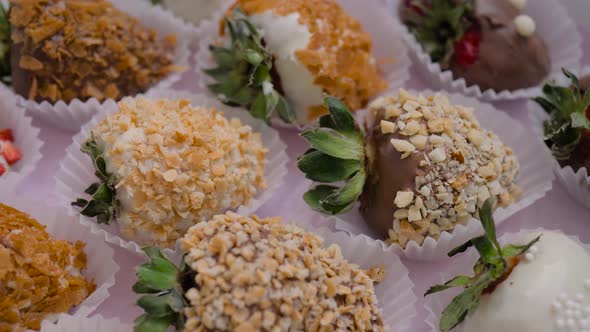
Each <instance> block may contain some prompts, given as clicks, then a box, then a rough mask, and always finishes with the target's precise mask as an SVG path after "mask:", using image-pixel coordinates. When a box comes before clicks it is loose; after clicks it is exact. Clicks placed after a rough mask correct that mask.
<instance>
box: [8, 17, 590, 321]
mask: <svg viewBox="0 0 590 332" xmlns="http://www.w3.org/2000/svg"><path fill="white" fill-rule="evenodd" d="M582 32H583V34H584V36H585V44H584V51H585V52H584V53H585V57H584V61H583V63H584V64H590V29H585V30H582ZM412 73H416V70H415V68H412ZM192 80H193V79H191V78H190V77H187V78H186V79H185V80H184V82H183V85H185V86H195V85H196V84H194V83H193V82H191V81H192ZM191 83H193V84H191ZM427 83H428V82H424V81H422V80H421V79H420V78H419V77H414V79H412V80H411V81H410V82H409V84H408V85H407V87H408V88H413V89H418V90H419V89H422V88H431V89H434V88H436V87H432V86H429V85H428V84H427ZM496 106H497V108H498V109H500V110H503V111H506V112H507V113H509V114H510V115H511V116H512V117H513V118H515V119H516V120H518V121H520V122H522V123H524V124H525V125H527V126H530V123H529V120H528V118H527V109H526V106H525V101H517V102H509V103H500V104H496ZM34 125H35V126H39V127H41V128H42V131H41V139H42V140H44V141H45V142H46V144H45V145H44V147H43V149H42V153H43V159H42V160H41V162H40V164H39V166H38V168H37V169H36V170H35V172H34V173H33V174H32V175H31V176H30V177H28V178H27V179H26V180H24V181H23V183H22V184H21V185H20V187H19V190H18V194H20V195H23V196H26V197H28V198H30V199H36V200H43V201H51V200H52V197H51V196H52V188H53V176H54V174H55V173H56V171H57V169H58V167H59V162H60V160H61V158H62V157H63V156H64V155H65V149H66V147H67V146H68V145H70V143H71V137H72V136H73V134H74V133H67V132H62V131H59V130H56V129H54V128H51V127H48V126H47V125H44V124H42V123H39V122H37V121H35V122H34ZM281 136H282V138H283V140H284V141H285V142H286V143H287V144H288V145H289V155H290V156H291V159H292V160H291V162H290V165H289V174H288V175H287V177H286V180H285V181H286V183H285V185H284V186H283V188H282V189H281V190H280V191H279V192H277V194H276V195H275V197H274V199H272V200H271V201H269V202H267V203H266V204H265V205H264V206H263V207H262V208H261V209H260V210H259V211H258V214H259V215H261V216H276V215H282V216H285V217H286V219H290V220H296V217H297V211H293V210H294V209H290V210H282V211H281V210H277V207H281V206H286V205H288V204H285V202H284V197H286V196H289V194H290V191H291V190H292V188H293V187H295V184H296V183H298V182H299V181H301V180H302V179H303V176H302V175H301V173H300V172H299V171H298V170H297V169H296V168H295V165H294V163H295V160H296V156H297V155H299V154H301V153H302V152H304V150H305V149H306V147H305V144H304V142H303V141H302V139H301V138H300V137H299V136H298V135H297V132H295V131H292V130H282V131H281ZM526 139H534V138H533V137H523V140H526ZM553 186H554V187H553V190H551V191H550V192H549V194H548V195H547V196H546V197H544V198H543V199H541V200H539V201H537V202H536V203H535V204H534V205H532V206H531V207H529V208H527V209H525V210H523V211H521V212H520V213H518V214H516V215H514V216H513V217H511V218H510V219H509V220H508V221H506V222H505V223H504V224H503V225H502V226H501V227H500V230H499V231H500V232H501V233H503V232H515V231H518V230H520V229H523V228H524V229H526V228H529V229H530V228H538V227H544V228H548V229H561V230H563V231H564V232H565V233H567V234H576V235H578V236H579V237H580V239H581V240H582V241H583V242H586V243H590V227H588V223H590V217H589V216H590V210H587V209H584V208H583V207H581V206H579V205H577V204H576V203H575V202H574V201H573V200H572V199H571V198H570V197H569V196H568V194H567V192H566V191H565V190H564V188H562V187H561V186H560V184H559V183H557V182H554V183H553ZM293 205H294V206H300V205H299V204H293ZM299 221H301V222H304V220H299ZM111 246H112V247H113V249H114V250H115V259H116V261H117V263H118V264H119V265H120V266H121V270H120V271H119V272H118V273H117V275H116V284H115V286H114V287H113V288H111V290H110V292H111V297H110V299H108V300H107V301H105V302H104V303H103V304H102V305H101V306H100V307H99V309H98V310H97V312H96V313H100V314H102V315H103V316H105V317H106V318H110V317H118V318H120V319H121V320H122V321H124V322H131V321H133V319H134V318H135V317H137V316H138V315H139V314H140V311H139V310H137V308H136V307H135V305H134V301H135V297H134V296H133V294H132V292H131V286H132V284H133V282H134V279H135V275H134V267H135V266H137V265H138V264H140V263H142V262H143V260H142V258H141V257H140V256H138V255H135V254H133V253H130V252H128V251H126V250H125V249H122V248H119V247H116V246H114V245H111ZM404 263H405V264H406V266H407V267H408V269H409V270H410V277H411V278H412V280H413V281H414V283H415V284H416V288H415V291H416V294H417V296H418V297H419V301H418V302H417V305H416V310H417V311H418V315H417V316H416V318H415V323H414V326H413V328H412V329H411V331H412V332H426V331H427V326H426V324H425V323H424V322H423V319H424V317H426V311H425V310H424V308H423V302H422V301H421V297H422V296H421V294H423V293H424V291H425V290H426V289H427V288H428V287H429V286H430V285H431V284H432V283H434V282H435V281H439V280H438V277H439V275H438V273H437V271H438V270H439V269H440V267H441V265H440V264H444V262H440V263H437V264H434V263H416V262H412V261H407V260H405V261H404ZM392 330H395V327H393V329H392Z"/></svg>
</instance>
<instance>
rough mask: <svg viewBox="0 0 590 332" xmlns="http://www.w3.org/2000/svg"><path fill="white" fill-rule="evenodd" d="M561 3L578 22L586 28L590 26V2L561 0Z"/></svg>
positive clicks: (584, 0)
mask: <svg viewBox="0 0 590 332" xmlns="http://www.w3.org/2000/svg"><path fill="white" fill-rule="evenodd" d="M561 4H562V5H563V6H564V7H565V8H566V9H567V11H568V13H569V14H570V16H571V17H572V18H573V19H574V21H576V23H577V24H579V25H581V26H583V27H584V28H590V21H588V13H590V2H589V1H586V0H561Z"/></svg>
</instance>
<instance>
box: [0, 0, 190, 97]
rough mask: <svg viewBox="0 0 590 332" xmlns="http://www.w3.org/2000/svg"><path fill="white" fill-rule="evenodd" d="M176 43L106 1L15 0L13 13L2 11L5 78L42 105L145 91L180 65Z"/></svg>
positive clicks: (0, 69) (0, 68)
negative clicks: (42, 103) (42, 102)
mask: <svg viewBox="0 0 590 332" xmlns="http://www.w3.org/2000/svg"><path fill="white" fill-rule="evenodd" d="M0 7H1V6H0ZM175 46H176V40H175V36H174V35H169V36H158V35H157V33H156V32H155V31H154V30H152V29H150V28H149V27H144V26H142V25H141V24H140V23H139V21H138V20H137V19H135V18H133V17H131V16H130V15H128V14H126V13H124V12H122V11H121V10H119V9H117V8H116V7H114V6H113V5H112V4H111V3H110V2H108V1H106V0H96V1H85V0H65V1H62V0H10V10H9V11H6V10H5V9H4V8H0V75H1V76H3V81H4V82H5V83H6V84H12V86H13V88H14V90H15V92H16V93H18V94H20V95H21V96H23V97H25V98H28V99H30V100H35V101H38V102H41V101H49V102H51V103H55V102H57V101H64V102H66V103H68V102H70V101H72V100H74V99H80V100H82V101H86V100H88V99H90V98H96V99H97V100H98V101H103V100H105V99H108V98H111V99H115V100H119V99H121V98H123V97H125V96H133V95H136V94H138V93H142V92H145V91H146V90H147V89H148V88H149V87H151V86H152V85H153V84H155V83H157V82H158V81H160V80H162V79H163V78H164V77H165V76H167V75H168V74H169V73H171V72H173V71H176V70H178V68H176V67H175V66H174V64H173V59H174V49H175Z"/></svg>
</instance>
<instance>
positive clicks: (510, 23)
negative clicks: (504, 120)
mask: <svg viewBox="0 0 590 332" xmlns="http://www.w3.org/2000/svg"><path fill="white" fill-rule="evenodd" d="M519 14H521V13H520V12H519V11H518V10H517V9H516V8H514V7H513V6H512V5H511V4H510V3H509V2H508V1H507V0H493V1H490V0H477V1H476V9H475V17H474V18H475V19H476V22H477V23H478V24H479V26H480V28H481V36H482V37H481V43H480V45H479V49H480V50H479V60H478V61H477V62H476V63H475V64H473V65H469V66H465V67H464V66H461V65H459V64H457V63H456V61H451V65H450V69H451V70H452V71H453V73H454V74H455V77H460V78H464V79H465V81H466V82H467V84H468V85H479V87H480V88H481V89H482V90H487V89H494V90H496V91H501V90H516V89H522V88H528V87H532V86H535V85H538V84H540V83H541V82H542V81H543V80H544V79H545V78H546V77H547V75H548V74H549V71H550V68H551V60H550V57H549V51H548V50H547V46H546V45H545V43H544V41H543V40H542V39H541V37H539V35H538V34H535V35H533V36H532V37H528V38H527V37H523V36H521V35H520V34H518V32H517V31H516V27H515V25H514V18H515V17H516V16H518V15H519Z"/></svg>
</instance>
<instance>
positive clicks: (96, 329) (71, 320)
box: [41, 315, 133, 332]
mask: <svg viewBox="0 0 590 332" xmlns="http://www.w3.org/2000/svg"><path fill="white" fill-rule="evenodd" d="M41 331H42V332H81V331H84V332H133V325H131V324H123V323H121V321H119V320H118V319H114V318H113V319H105V318H103V317H102V316H100V315H97V316H93V317H92V318H81V317H72V316H68V315H60V316H59V317H58V318H57V322H55V323H53V322H50V321H47V320H46V321H43V324H42V325H41Z"/></svg>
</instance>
